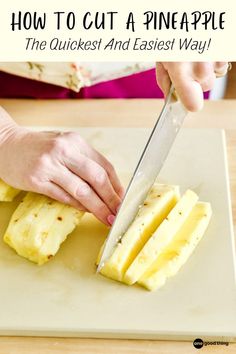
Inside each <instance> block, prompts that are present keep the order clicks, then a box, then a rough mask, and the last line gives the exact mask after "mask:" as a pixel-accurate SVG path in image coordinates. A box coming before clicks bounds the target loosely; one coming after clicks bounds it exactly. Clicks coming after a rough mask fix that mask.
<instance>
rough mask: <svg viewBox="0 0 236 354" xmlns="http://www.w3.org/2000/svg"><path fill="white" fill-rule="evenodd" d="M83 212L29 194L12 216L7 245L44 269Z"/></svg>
mask: <svg viewBox="0 0 236 354" xmlns="http://www.w3.org/2000/svg"><path fill="white" fill-rule="evenodd" d="M83 214H84V212H82V211H78V210H76V209H75V208H73V207H71V206H68V205H64V204H62V203H59V202H57V201H55V200H53V199H51V198H48V197H46V196H44V195H41V194H37V193H32V192H29V193H27V194H26V196H25V197H24V199H23V200H22V201H21V203H20V204H19V206H18V207H17V209H16V210H15V212H14V213H13V215H12V217H11V220H10V223H9V225H8V228H7V230H6V232H5V235H4V237H3V239H4V241H5V242H6V243H7V244H8V245H9V246H10V247H11V248H13V249H14V250H15V251H16V252H17V254H18V255H20V256H22V257H25V258H27V259H28V260H30V261H32V262H35V263H37V264H38V265H42V264H44V263H46V262H47V261H48V260H49V259H51V258H52V257H53V256H54V255H55V254H56V253H57V251H58V250H59V248H60V245H61V243H62V242H63V241H64V240H65V239H66V237H67V236H68V235H69V234H70V233H71V232H72V231H73V230H74V229H75V227H76V226H77V225H78V224H79V222H80V220H81V218H82V216H83Z"/></svg>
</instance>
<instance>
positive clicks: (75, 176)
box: [0, 125, 123, 225]
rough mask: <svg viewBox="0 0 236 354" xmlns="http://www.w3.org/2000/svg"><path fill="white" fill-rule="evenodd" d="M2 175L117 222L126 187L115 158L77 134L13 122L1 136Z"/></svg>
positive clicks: (16, 184) (19, 185) (10, 181)
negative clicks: (109, 158) (37, 129)
mask: <svg viewBox="0 0 236 354" xmlns="http://www.w3.org/2000/svg"><path fill="white" fill-rule="evenodd" d="M0 178H2V179H3V180H4V181H5V182H6V183H8V184H10V185H11V186H13V187H15V188H19V189H23V190H26V191H34V192H37V193H42V194H45V195H47V196H49V197H51V198H53V199H56V200H58V201H60V202H62V203H66V204H70V205H72V206H74V207H75V208H78V209H80V210H87V211H89V212H92V213H93V214H94V215H95V216H96V217H97V218H98V219H99V220H101V221H102V222H103V223H105V224H107V225H109V224H112V222H113V221H114V218H115V214H116V212H117V208H118V207H119V205H120V203H121V198H122V196H123V188H122V186H121V184H120V182H119V179H118V177H117V175H116V172H115V170H114V168H113V167H112V165H111V164H110V162H108V161H107V160H106V158H105V157H104V156H102V155H101V154H100V153H99V152H97V151H96V150H94V149H93V148H92V147H91V146H89V145H88V144H87V143H86V142H85V141H84V140H83V139H82V138H81V136H80V135H79V134H78V133H73V132H72V133H71V132H69V133H59V132H32V131H29V130H26V129H24V128H20V127H18V126H16V125H14V126H13V127H12V128H11V129H8V131H7V134H5V135H4V137H3V136H2V137H1V139H0Z"/></svg>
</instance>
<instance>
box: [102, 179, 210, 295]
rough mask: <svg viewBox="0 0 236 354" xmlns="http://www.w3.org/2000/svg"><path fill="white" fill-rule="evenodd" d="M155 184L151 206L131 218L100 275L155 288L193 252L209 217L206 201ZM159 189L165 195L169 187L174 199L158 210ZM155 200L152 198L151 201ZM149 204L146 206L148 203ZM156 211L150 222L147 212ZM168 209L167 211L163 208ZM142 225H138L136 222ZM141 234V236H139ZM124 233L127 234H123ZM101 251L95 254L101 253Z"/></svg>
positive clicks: (174, 188)
mask: <svg viewBox="0 0 236 354" xmlns="http://www.w3.org/2000/svg"><path fill="white" fill-rule="evenodd" d="M169 187H170V188H169V189H168V186H166V185H165V186H164V185H158V184H155V186H154V188H155V194H152V198H150V195H148V197H147V200H149V201H150V200H151V201H152V202H151V208H150V209H149V208H146V209H145V207H146V206H145V204H146V201H145V203H144V205H143V206H142V207H141V209H140V210H139V213H138V215H137V216H136V218H135V220H134V221H133V223H132V224H131V226H130V227H129V229H128V230H127V232H126V233H125V235H124V236H123V238H122V239H121V241H120V243H119V244H118V245H117V247H116V249H115V251H114V253H113V254H112V256H111V257H110V259H108V261H107V262H106V263H105V265H104V266H103V268H102V269H101V274H103V275H105V276H106V277H109V278H112V279H114V280H118V281H121V282H123V283H126V284H128V285H131V284H134V283H136V282H137V283H138V284H140V285H142V286H144V287H145V288H147V289H148V290H155V289H157V288H159V287H161V286H162V285H164V284H165V282H166V279H167V278H169V277H171V276H173V275H175V274H176V273H177V272H178V271H179V269H180V268H181V267H182V266H183V264H184V263H185V262H186V261H187V259H188V258H189V257H190V255H191V254H192V253H193V251H194V249H195V248H196V246H197V244H198V243H199V241H200V239H201V238H202V237H203V235H204V233H205V231H206V229H207V227H208V224H209V222H210V219H211V215H212V210H211V205H210V203H205V202H198V196H197V194H196V193H194V192H193V191H191V190H187V191H186V192H185V193H184V194H183V196H182V197H181V198H180V197H179V189H178V188H177V187H176V186H169ZM160 188H161V189H162V193H164V188H165V193H164V194H165V198H166V195H167V190H168V193H169V192H170V190H172V193H173V192H174V194H172V195H173V196H174V199H172V201H171V202H170V199H169V201H168V203H167V201H166V199H165V206H166V205H167V204H168V208H167V207H165V211H164V212H163V213H162V212H161V205H160V204H159V208H160V209H158V207H157V206H156V205H155V202H156V203H159V201H158V200H157V196H158V195H160V194H161V193H158V190H160ZM155 199H156V200H155ZM149 207H150V205H149ZM153 210H156V211H157V210H158V215H159V219H158V220H159V221H158V222H157V223H156V224H155V222H153V221H152V220H153V218H154V215H153V214H152V212H151V211H153ZM167 210H168V211H167ZM143 224H144V225H145V227H144V228H140V225H143ZM143 233H144V235H143ZM127 235H128V236H127ZM101 251H102V249H101V250H100V254H99V257H100V256H101Z"/></svg>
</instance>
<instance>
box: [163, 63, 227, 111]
mask: <svg viewBox="0 0 236 354" xmlns="http://www.w3.org/2000/svg"><path fill="white" fill-rule="evenodd" d="M227 71H228V63H227V62H179V63H177V62H174V63H171V62H161V63H157V69H156V76H157V83H158V85H159V86H160V88H161V89H162V91H163V92H164V95H165V96H167V94H168V92H169V90H170V85H171V82H172V83H173V85H174V87H175V89H176V92H177V94H178V96H179V98H180V100H181V101H182V103H183V104H184V105H185V107H186V108H187V109H188V110H189V111H192V112H194V111H198V110H200V109H201V108H202V107H203V92H205V91H209V90H211V89H212V88H213V86H214V82H215V78H216V76H223V75H225V74H226V73H227Z"/></svg>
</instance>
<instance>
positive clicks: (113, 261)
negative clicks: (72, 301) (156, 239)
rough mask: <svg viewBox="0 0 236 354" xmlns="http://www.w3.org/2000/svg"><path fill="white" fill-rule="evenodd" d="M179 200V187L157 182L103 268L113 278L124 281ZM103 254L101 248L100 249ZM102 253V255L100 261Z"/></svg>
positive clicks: (102, 271) (104, 273)
mask: <svg viewBox="0 0 236 354" xmlns="http://www.w3.org/2000/svg"><path fill="white" fill-rule="evenodd" d="M178 199H179V188H178V187H177V186H168V185H160V184H154V185H153V187H152V189H151V190H150V192H149V194H148V196H147V198H146V200H145V201H144V204H143V206H142V207H141V208H140V209H139V212H138V214H137V216H136V218H135V219H134V221H133V223H132V224H131V225H130V227H129V229H128V230H127V232H126V233H125V234H124V236H123V237H122V240H121V242H120V243H118V245H117V248H116V249H115V251H114V253H113V254H112V256H111V258H110V259H109V260H108V261H107V262H106V263H105V265H104V266H103V268H102V269H101V273H102V274H103V275H105V276H107V277H109V278H112V279H115V280H119V281H122V279H123V276H124V273H125V271H126V270H127V268H128V267H129V266H130V264H131V263H132V262H133V260H134V259H135V257H136V256H137V254H138V253H139V251H141V249H142V248H143V246H144V244H145V243H146V242H147V240H148V239H149V237H150V236H151V234H152V233H153V232H154V231H155V230H156V228H157V227H158V226H159V225H160V223H161V222H162V221H163V219H164V218H165V217H166V216H167V214H168V213H169V212H170V210H171V209H172V208H173V207H174V206H175V204H176V203H177V201H178ZM100 254H101V251H100ZM99 259H100V256H98V260H99Z"/></svg>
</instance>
